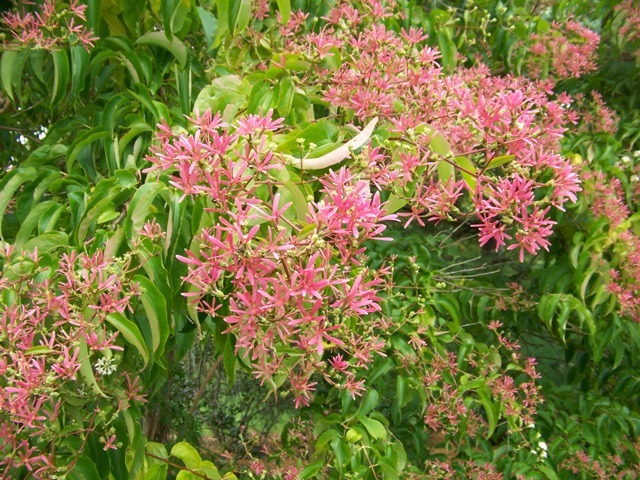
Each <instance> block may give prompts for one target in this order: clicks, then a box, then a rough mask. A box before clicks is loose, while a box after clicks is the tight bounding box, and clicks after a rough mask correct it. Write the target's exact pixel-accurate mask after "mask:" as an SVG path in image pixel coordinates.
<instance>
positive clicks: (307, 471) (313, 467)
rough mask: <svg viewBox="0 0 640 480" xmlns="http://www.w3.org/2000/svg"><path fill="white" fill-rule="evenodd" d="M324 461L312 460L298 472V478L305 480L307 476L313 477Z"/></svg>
mask: <svg viewBox="0 0 640 480" xmlns="http://www.w3.org/2000/svg"><path fill="white" fill-rule="evenodd" d="M324 466H325V462H323V461H321V460H318V461H317V462H313V463H312V464H310V465H307V466H306V467H304V468H303V469H302V471H300V473H298V478H300V480H306V479H308V478H313V477H315V476H316V475H317V474H318V473H320V471H321V470H322V469H323V468H324Z"/></svg>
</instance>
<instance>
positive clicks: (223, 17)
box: [213, 0, 232, 47]
mask: <svg viewBox="0 0 640 480" xmlns="http://www.w3.org/2000/svg"><path fill="white" fill-rule="evenodd" d="M216 13H217V14H218V32H217V35H216V39H215V40H214V42H213V46H214V47H217V46H218V45H220V41H221V40H222V38H223V37H225V36H226V35H227V34H228V33H229V32H231V30H232V28H231V25H229V0H216Z"/></svg>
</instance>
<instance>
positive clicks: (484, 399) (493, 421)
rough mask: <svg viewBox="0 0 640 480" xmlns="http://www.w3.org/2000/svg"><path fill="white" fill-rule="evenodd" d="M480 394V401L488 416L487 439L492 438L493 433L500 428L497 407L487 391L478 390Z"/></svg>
mask: <svg viewBox="0 0 640 480" xmlns="http://www.w3.org/2000/svg"><path fill="white" fill-rule="evenodd" d="M477 393H478V401H479V402H480V404H481V405H482V406H483V407H484V413H485V415H486V416H487V436H486V438H491V435H493V432H494V431H495V430H496V427H497V426H498V415H497V414H496V411H495V407H494V405H493V402H492V401H491V399H490V398H489V394H488V393H487V392H486V391H485V390H480V389H479V390H477Z"/></svg>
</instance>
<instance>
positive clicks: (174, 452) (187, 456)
mask: <svg viewBox="0 0 640 480" xmlns="http://www.w3.org/2000/svg"><path fill="white" fill-rule="evenodd" d="M171 456H172V457H177V458H179V459H180V460H182V462H183V463H184V464H185V466H186V467H187V468H189V469H191V470H195V469H196V468H198V467H199V466H200V464H201V463H202V458H201V457H200V454H199V453H198V451H197V450H196V449H195V448H193V447H192V446H191V445H189V444H188V443H187V442H179V443H176V444H175V445H174V446H173V448H172V449H171Z"/></svg>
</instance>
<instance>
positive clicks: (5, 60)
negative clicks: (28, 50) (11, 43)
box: [0, 50, 18, 100]
mask: <svg viewBox="0 0 640 480" xmlns="http://www.w3.org/2000/svg"><path fill="white" fill-rule="evenodd" d="M17 58H18V52H16V51H15V50H5V51H4V53H3V54H2V60H0V80H1V81H2V88H3V89H4V91H5V93H6V94H7V96H8V97H9V98H10V99H11V100H13V76H14V74H15V67H16V65H17V62H16V59H17Z"/></svg>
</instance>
